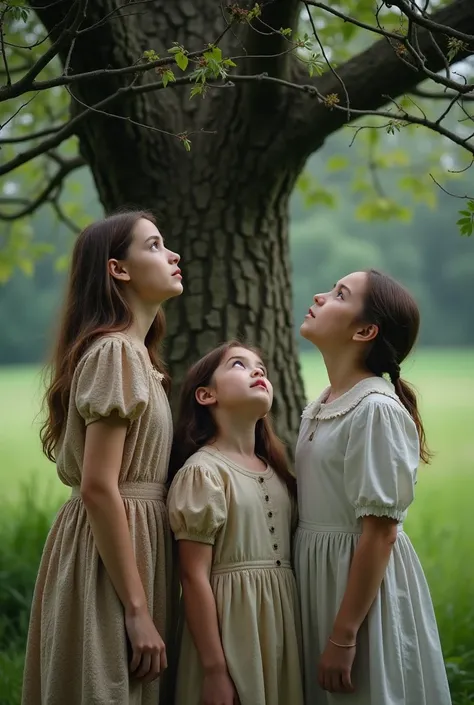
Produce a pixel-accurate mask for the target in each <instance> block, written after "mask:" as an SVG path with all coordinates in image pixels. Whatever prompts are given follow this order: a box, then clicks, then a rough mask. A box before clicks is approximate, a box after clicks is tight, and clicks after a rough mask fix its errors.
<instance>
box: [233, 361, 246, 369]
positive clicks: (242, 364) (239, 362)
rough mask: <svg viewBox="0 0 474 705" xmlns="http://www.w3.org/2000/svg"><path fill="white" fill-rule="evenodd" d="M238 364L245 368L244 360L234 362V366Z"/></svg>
mask: <svg viewBox="0 0 474 705" xmlns="http://www.w3.org/2000/svg"><path fill="white" fill-rule="evenodd" d="M236 365H240V366H241V367H244V368H245V365H244V363H243V362H242V360H234V362H233V363H232V367H235V366H236Z"/></svg>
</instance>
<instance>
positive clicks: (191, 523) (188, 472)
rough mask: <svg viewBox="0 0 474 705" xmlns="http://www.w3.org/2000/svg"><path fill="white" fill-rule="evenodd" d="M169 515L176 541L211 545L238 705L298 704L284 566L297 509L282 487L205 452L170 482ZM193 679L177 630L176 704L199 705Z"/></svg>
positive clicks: (197, 681) (294, 631)
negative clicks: (178, 643) (179, 642)
mask: <svg viewBox="0 0 474 705" xmlns="http://www.w3.org/2000/svg"><path fill="white" fill-rule="evenodd" d="M168 508H169V516H170V524H171V528H172V530H173V532H174V534H175V537H176V539H178V540H180V539H186V540H190V541H197V542H202V543H206V544H209V545H212V546H213V565H212V573H211V577H210V581H211V586H212V590H213V593H214V597H215V601H216V606H217V613H218V619H219V627H220V632H221V639H222V645H223V648H224V653H225V657H226V661H227V666H228V669H229V673H230V676H231V678H232V680H233V682H234V685H235V687H236V690H237V693H238V695H239V698H240V705H303V692H302V675H301V668H300V616H299V609H298V598H297V590H296V581H295V577H294V573H293V570H292V568H291V564H290V558H291V556H290V554H291V536H292V525H293V528H294V525H295V523H296V505H295V502H294V501H293V500H292V499H291V498H290V494H289V492H288V490H287V488H286V485H285V484H284V483H283V482H282V481H281V480H280V478H279V477H278V475H277V474H276V473H275V472H274V471H273V470H272V469H271V468H270V467H267V469H266V471H264V472H262V473H257V472H253V471H250V470H247V469H246V468H244V467H242V466H240V465H237V464H236V463H234V462H233V461H232V460H230V459H229V458H227V457H226V456H225V455H223V454H221V453H220V452H219V451H218V450H216V449H215V448H214V447H212V446H209V447H205V448H203V449H201V450H200V451H198V452H197V453H195V454H194V455H193V456H191V457H190V458H189V459H188V461H187V462H186V464H185V466H184V467H183V468H182V469H181V470H180V471H179V472H178V473H177V475H176V477H175V478H174V480H173V483H172V485H171V488H170V493H169V497H168ZM202 680H203V674H202V670H201V666H200V661H199V655H198V652H197V650H196V648H195V646H194V642H193V640H192V638H191V635H190V633H189V631H188V628H187V626H185V627H184V633H183V638H182V643H181V650H180V658H179V666H178V679H177V688H176V699H175V705H200V704H201V696H202Z"/></svg>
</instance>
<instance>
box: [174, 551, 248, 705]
mask: <svg viewBox="0 0 474 705" xmlns="http://www.w3.org/2000/svg"><path fill="white" fill-rule="evenodd" d="M179 562H180V573H181V584H182V587H183V597H184V608H185V613H186V622H187V624H188V628H189V631H190V633H191V636H192V638H193V640H194V643H195V645H196V649H197V651H198V654H199V658H200V661H201V665H202V669H203V671H204V683H203V693H202V702H203V705H214V704H215V705H234V703H237V702H238V699H237V694H236V692H235V688H234V684H233V683H232V680H231V679H230V676H229V673H228V670H227V663H226V658H225V654H224V649H223V647H222V641H221V637H220V631H219V620H218V616H217V609H216V601H215V599H214V593H213V592H212V588H211V584H210V582H209V576H210V573H211V565H212V546H209V545H207V544H203V543H197V542H194V541H184V540H181V541H180V542H179Z"/></svg>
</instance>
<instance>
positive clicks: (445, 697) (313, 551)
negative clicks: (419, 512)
mask: <svg viewBox="0 0 474 705" xmlns="http://www.w3.org/2000/svg"><path fill="white" fill-rule="evenodd" d="M328 392H329V390H325V392H323V394H322V395H321V396H320V398H319V399H317V400H316V401H314V402H312V403H310V404H309V405H308V406H307V407H306V409H305V410H304V412H303V415H302V420H301V427H300V433H299V439H298V444H297V449H296V471H297V479H298V505H299V526H298V530H297V532H296V536H295V546H294V549H295V572H296V578H297V583H298V592H299V598H300V605H301V614H302V631H303V651H304V673H305V705H450V703H451V697H450V694H449V688H448V683H447V678H446V672H445V667H444V662H443V657H442V652H441V645H440V641H439V636H438V629H437V626H436V620H435V615H434V611H433V605H432V600H431V596H430V592H429V589H428V585H427V583H426V580H425V576H424V574H423V570H422V567H421V565H420V562H419V560H418V557H417V555H416V553H415V551H414V549H413V546H412V544H411V542H410V539H409V538H408V536H407V534H406V533H405V531H404V529H403V522H404V520H405V517H406V514H407V509H408V507H409V505H410V504H411V503H412V501H413V498H414V487H415V484H416V476H417V467H418V464H419V440H418V435H417V431H416V427H415V424H414V422H413V421H412V419H411V417H410V416H409V414H408V413H407V411H406V409H405V408H404V407H403V406H402V404H401V402H400V400H399V399H398V397H397V395H396V394H395V391H394V389H393V387H392V385H391V384H390V383H389V382H387V381H386V380H385V379H383V378H377V377H375V378H370V379H366V380H363V381H362V382H359V383H358V384H357V385H355V386H354V387H353V388H352V389H351V390H350V391H348V392H347V393H346V394H344V395H342V396H341V397H339V398H338V399H336V400H334V401H332V402H330V403H324V400H325V399H326V398H327V395H328ZM369 515H373V516H377V517H389V518H392V519H396V520H397V522H398V534H397V540H396V542H395V544H394V546H393V550H392V554H391V557H390V560H389V564H388V567H387V570H386V573H385V576H384V579H383V582H382V585H381V587H380V589H379V592H378V594H377V596H376V598H375V601H374V603H373V604H372V606H371V608H370V611H369V613H368V616H367V618H366V619H365V621H364V623H363V625H362V627H361V629H360V631H359V634H358V637H357V651H356V658H355V662H354V667H353V672H352V676H353V683H354V685H355V688H356V691H355V692H354V693H353V694H347V693H344V694H342V693H341V694H337V693H328V692H326V691H324V690H322V689H320V688H319V686H318V682H317V665H318V662H319V659H320V656H321V654H322V652H323V651H324V649H325V647H326V645H327V642H328V638H329V636H330V635H331V631H332V628H333V624H334V620H335V617H336V615H337V612H338V610H339V606H340V604H341V601H342V598H343V596H344V592H345V589H346V585H347V579H348V574H349V569H350V565H351V560H352V557H353V555H354V551H355V549H356V547H357V544H358V541H359V539H360V536H361V531H362V517H364V516H369Z"/></svg>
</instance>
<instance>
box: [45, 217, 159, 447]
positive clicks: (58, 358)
mask: <svg viewBox="0 0 474 705" xmlns="http://www.w3.org/2000/svg"><path fill="white" fill-rule="evenodd" d="M142 218H144V219H146V220H149V221H151V222H152V223H155V219H154V217H153V215H152V214H151V213H148V212H146V211H124V212H121V213H117V214H115V215H111V216H108V217H107V218H104V219H103V220H99V221H97V222H95V223H92V224H91V225H89V226H88V227H87V228H85V229H84V230H83V231H82V233H81V234H80V235H79V236H78V238H77V240H76V243H75V246H74V250H73V253H72V262H71V269H70V274H69V282H68V287H67V295H66V301H65V306H64V310H63V313H62V316H61V319H60V324H59V330H58V334H57V338H56V343H55V346H54V349H53V355H52V362H51V365H50V366H49V369H48V371H47V389H46V393H45V397H44V407H45V408H46V410H47V418H46V421H45V422H44V424H43V426H42V428H41V433H40V437H41V443H42V445H43V452H44V454H45V455H46V456H47V457H48V458H49V459H50V460H53V461H54V460H55V450H56V446H57V444H58V442H59V439H60V438H61V434H62V432H63V429H64V424H65V421H66V416H67V412H68V405H69V396H70V392H71V384H72V378H73V375H74V371H75V369H76V367H77V363H78V362H79V360H80V359H81V357H82V356H83V354H84V353H85V351H86V350H87V348H88V347H89V346H90V345H91V344H92V343H93V342H94V340H96V339H97V338H99V337H100V336H102V335H105V334H107V333H114V332H118V331H123V330H125V329H126V328H128V327H129V326H130V325H131V323H132V311H131V309H130V306H129V305H128V303H127V300H126V298H125V297H124V295H123V291H122V289H121V286H120V284H119V283H118V282H117V281H116V280H115V279H114V278H113V277H112V276H111V275H110V274H109V269H108V261H109V259H118V260H120V259H124V258H125V257H126V255H127V251H128V248H129V247H130V244H131V242H132V239H133V230H134V228H135V226H136V224H137V222H138V221H139V220H140V219H142ZM164 333H165V318H164V314H163V312H162V310H161V309H160V310H159V312H158V314H157V316H156V318H155V320H154V321H153V323H152V325H151V327H150V330H149V331H148V333H147V336H146V339H145V345H146V347H147V348H148V352H149V355H150V359H151V361H152V363H153V365H154V366H155V367H156V368H157V369H158V370H159V371H160V372H161V373H163V374H164V375H165V380H164V382H165V388H166V389H167V391H168V389H169V377H168V375H167V374H166V370H165V369H164V365H163V363H162V361H161V359H160V357H159V352H158V346H159V343H160V342H161V340H162V338H163V336H164Z"/></svg>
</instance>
